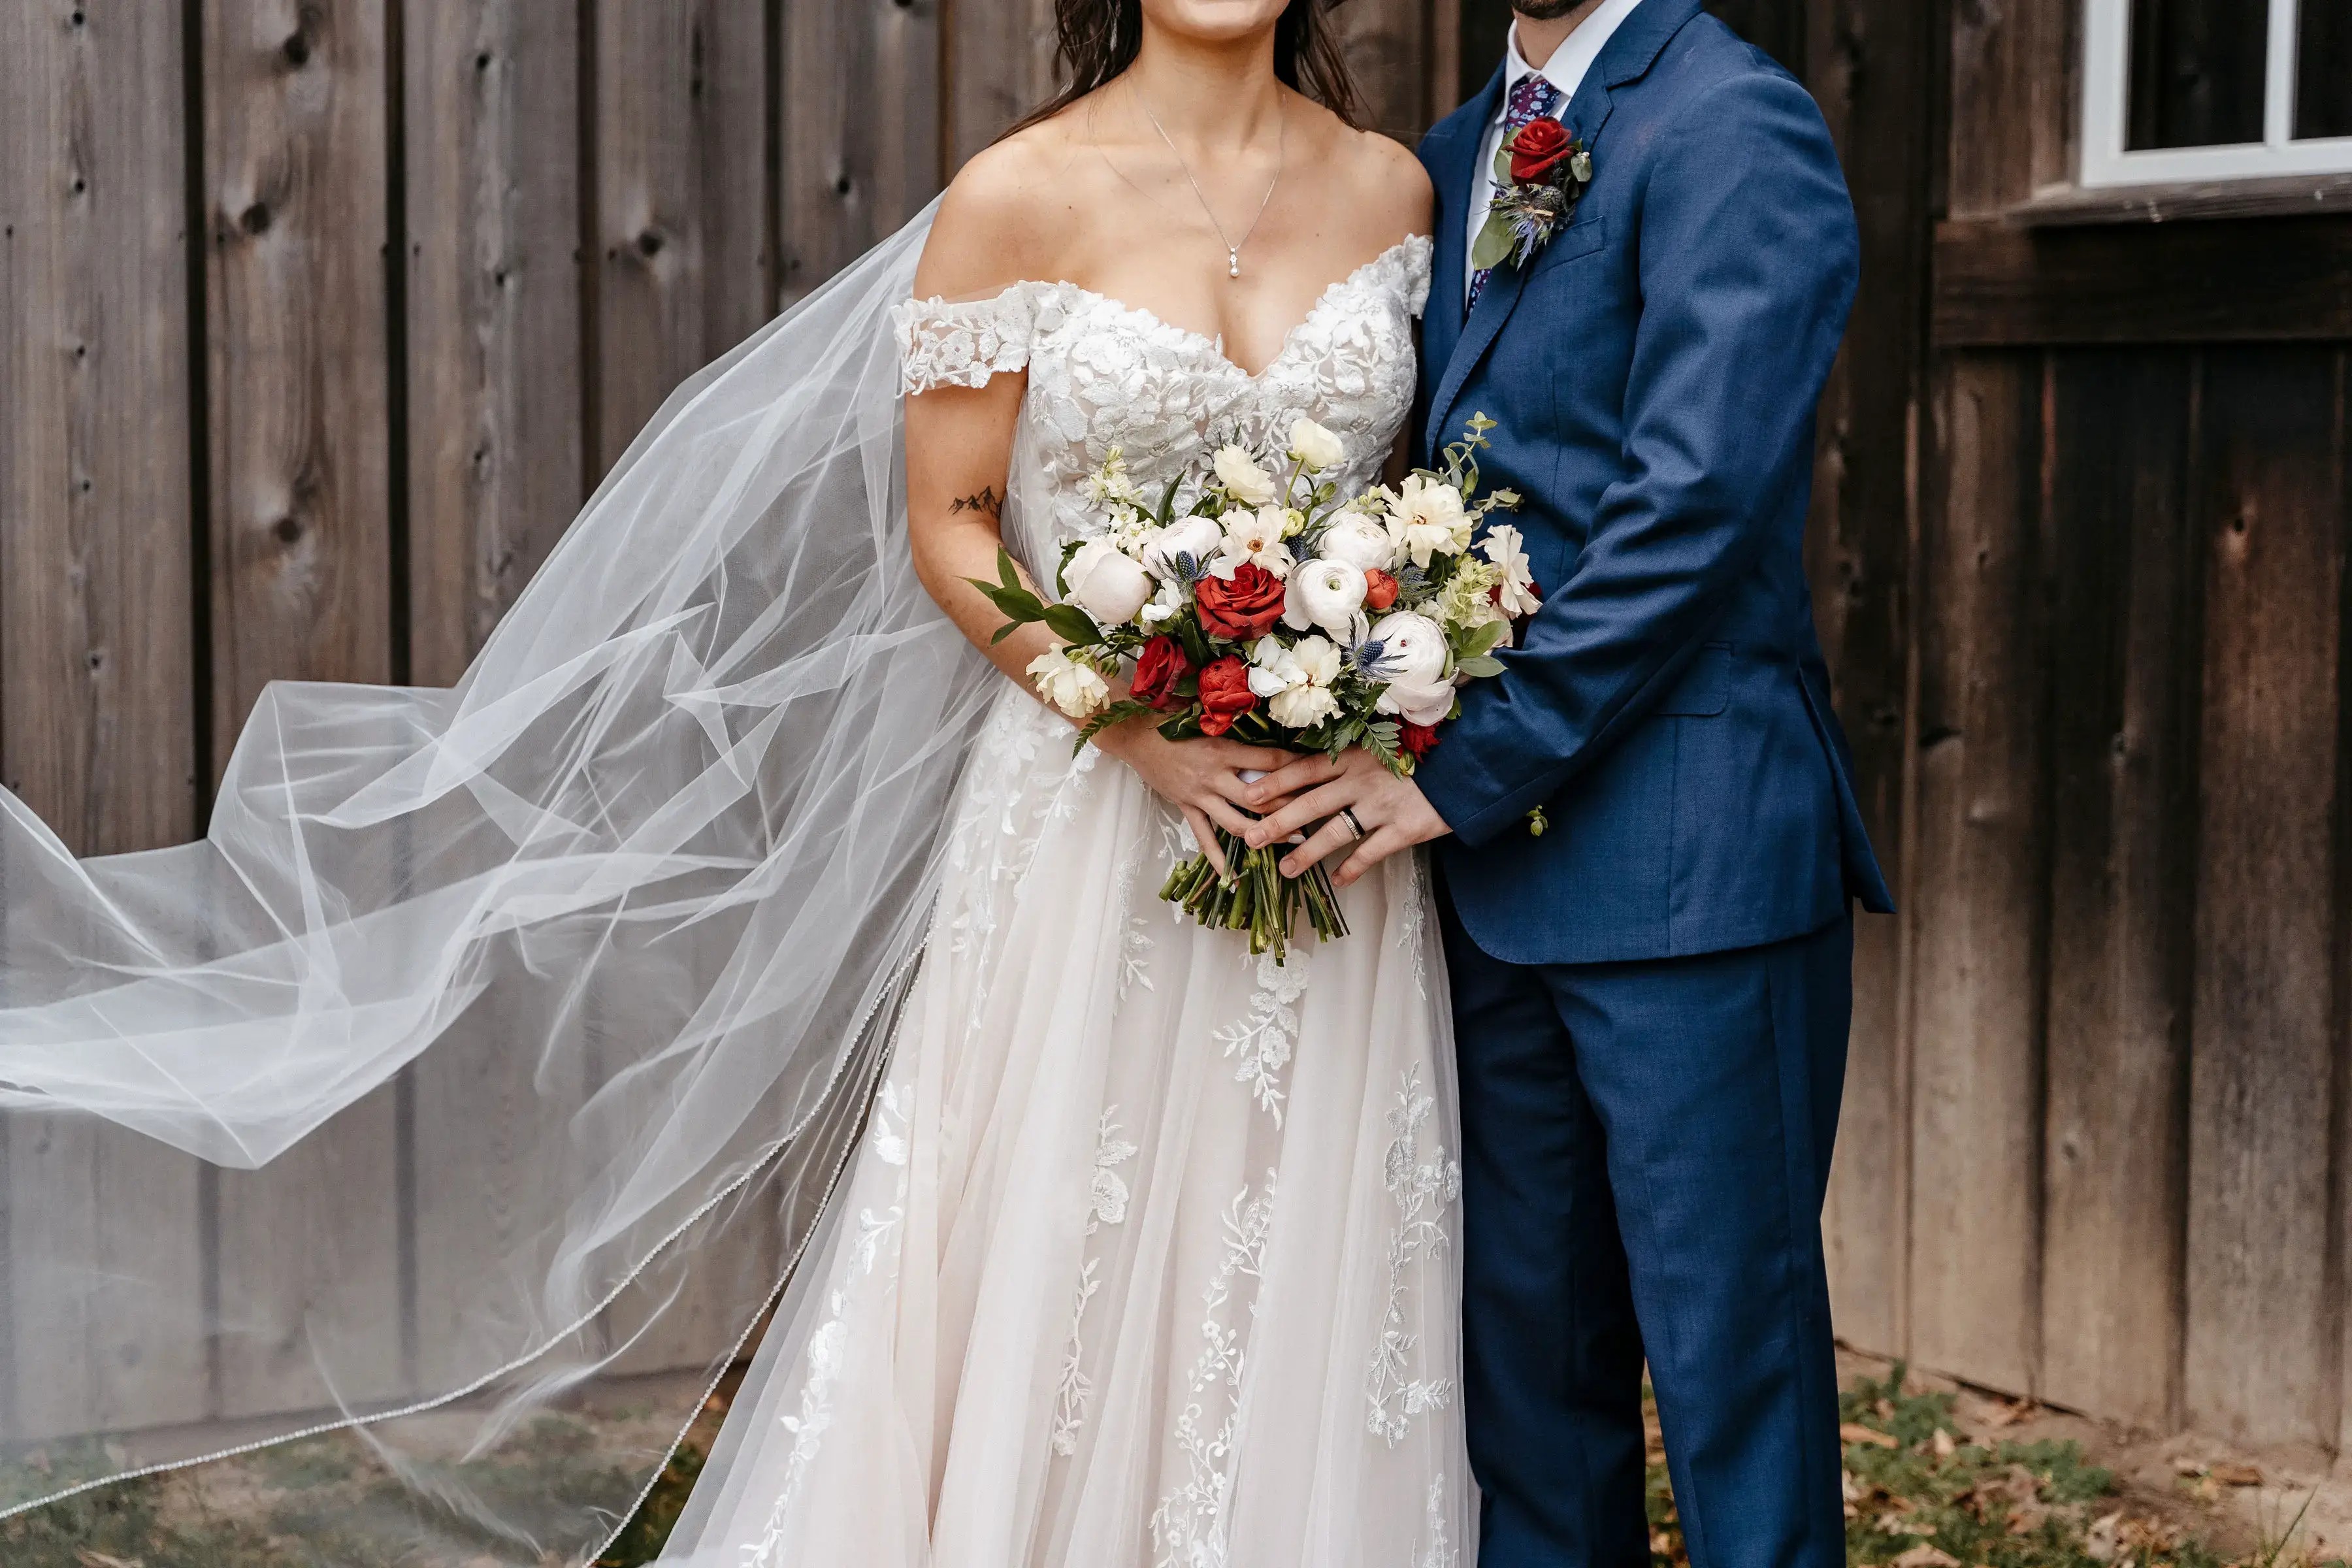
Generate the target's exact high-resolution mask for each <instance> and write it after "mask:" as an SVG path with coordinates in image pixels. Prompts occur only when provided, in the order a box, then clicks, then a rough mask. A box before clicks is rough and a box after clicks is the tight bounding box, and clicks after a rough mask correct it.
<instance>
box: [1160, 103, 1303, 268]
mask: <svg viewBox="0 0 2352 1568" xmlns="http://www.w3.org/2000/svg"><path fill="white" fill-rule="evenodd" d="M1127 89H1128V91H1129V92H1131V93H1133V94H1134V95H1135V106H1136V107H1137V108H1138V109H1140V110H1143V118H1144V119H1146V120H1149V121H1151V129H1153V130H1154V131H1157V132H1160V140H1161V141H1162V142H1167V143H1168V152H1169V154H1170V156H1171V157H1173V158H1174V159H1175V160H1176V166H1177V167H1178V168H1180V169H1181V170H1183V171H1184V179H1185V181H1186V183H1188V184H1191V185H1192V195H1193V198H1194V199H1195V200H1197V201H1198V202H1199V203H1200V204H1201V210H1202V212H1204V213H1206V214H1208V215H1209V226H1210V227H1211V228H1213V229H1215V230H1216V231H1217V241H1218V243H1219V244H1221V245H1223V247H1225V275H1226V276H1227V277H1229V278H1238V277H1240V276H1241V275H1242V247H1243V246H1244V245H1247V244H1248V243H1249V242H1250V236H1251V235H1254V234H1255V233H1256V232H1257V226H1258V225H1260V224H1262V223H1264V222H1265V210H1266V208H1268V207H1270V206H1272V205H1274V193H1275V192H1276V190H1278V189H1280V188H1281V185H1282V172H1283V170H1284V169H1285V168H1286V166H1287V165H1288V164H1289V162H1290V121H1289V118H1288V117H1287V116H1286V115H1283V114H1282V113H1281V112H1280V108H1279V106H1277V107H1276V121H1275V141H1274V149H1275V151H1274V183H1273V184H1269V185H1267V186H1266V188H1265V200H1264V201H1262V202H1260V203H1258V205H1257V216H1255V217H1254V218H1252V219H1250V226H1249V229H1248V231H1247V232H1246V233H1244V235H1243V236H1242V237H1241V239H1240V240H1239V242H1235V241H1234V240H1233V239H1231V238H1229V237H1227V236H1226V234H1225V226H1224V225H1223V224H1221V223H1219V222H1218V221H1217V209H1216V208H1214V207H1213V206H1211V205H1209V196H1208V193H1207V192H1205V191H1203V190H1202V189H1201V182H1200V181H1198V180H1196V179H1193V178H1192V164H1190V163H1186V162H1184V154H1183V153H1180V152H1178V151H1177V150H1176V139H1175V138H1174V137H1172V136H1171V135H1169V134H1168V128H1167V127H1166V126H1164V125H1162V124H1160V116H1158V115H1156V114H1154V113H1152V112H1151V105H1150V104H1149V103H1147V102H1145V101H1144V99H1143V92H1142V89H1139V88H1138V87H1137V86H1136V85H1135V84H1134V83H1133V82H1129V83H1128V86H1127ZM1133 183H1134V182H1133V181H1129V184H1133Z"/></svg>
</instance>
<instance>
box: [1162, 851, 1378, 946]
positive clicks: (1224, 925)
mask: <svg viewBox="0 0 2352 1568" xmlns="http://www.w3.org/2000/svg"><path fill="white" fill-rule="evenodd" d="M1217 844H1218V847H1220V848H1222V849H1223V851H1224V855H1225V864H1226V865H1228V866H1230V867H1232V868H1233V872H1234V874H1233V878H1232V879H1231V880H1227V879H1224V878H1223V877H1220V876H1218V875H1217V868H1216V867H1215V866H1214V865H1213V863H1211V861H1210V859H1209V858H1208V856H1207V855H1205V854H1201V855H1195V856H1193V857H1192V858H1191V859H1189V860H1187V861H1185V862H1184V863H1183V864H1182V865H1181V866H1179V867H1177V868H1176V869H1175V870H1174V871H1173V872H1171V874H1170V875H1169V878H1168V880H1167V882H1166V884H1165V885H1163V886H1162V887H1161V888H1160V897H1161V898H1163V899H1165V900H1168V901H1169V902H1170V903H1171V904H1179V905H1181V906H1182V907H1183V909H1184V910H1185V912H1186V913H1188V914H1190V915H1191V916H1192V918H1193V919H1194V920H1196V921H1200V922H1201V924H1202V925H1203V926H1205V927H1207V928H1208V929H1209V930H1211V931H1247V932H1248V933H1249V939H1250V952H1253V953H1263V952H1272V953H1273V954H1274V960H1275V962H1276V963H1282V962H1284V961H1285V960H1286V958H1287V957H1288V956H1289V952H1290V944H1291V942H1293V941H1294V940H1296V938H1297V934H1298V915H1299V911H1300V910H1305V911H1306V913H1307V922H1308V923H1309V924H1310V925H1312V926H1313V927H1314V930H1315V934H1316V936H1317V938H1318V939H1319V940H1320V941H1323V942H1329V941H1331V940H1332V939H1333V938H1334V937H1342V936H1345V935H1347V934H1348V922H1347V920H1346V919H1345V917H1343V916H1342V915H1341V914H1340V913H1339V889H1336V888H1334V887H1332V886H1331V876H1330V873H1329V872H1328V871H1327V870H1325V869H1324V868H1323V867H1322V866H1321V865H1319V864H1318V865H1317V866H1316V867H1315V868H1314V869H1312V870H1310V871H1308V872H1307V875H1305V876H1304V877H1286V876H1284V875H1283V874H1282V857H1283V856H1284V855H1286V854H1287V853H1288V852H1289V849H1290V846H1288V845H1282V844H1269V845H1267V846H1266V847H1264V848H1262V849H1253V848H1251V847H1249V845H1248V844H1247V843H1246V842H1244V840H1242V839H1240V838H1237V837H1234V835H1233V834H1231V833H1228V832H1226V831H1225V830H1224V829H1223V828H1222V827H1220V828H1218V829H1217Z"/></svg>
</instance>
